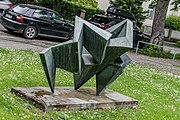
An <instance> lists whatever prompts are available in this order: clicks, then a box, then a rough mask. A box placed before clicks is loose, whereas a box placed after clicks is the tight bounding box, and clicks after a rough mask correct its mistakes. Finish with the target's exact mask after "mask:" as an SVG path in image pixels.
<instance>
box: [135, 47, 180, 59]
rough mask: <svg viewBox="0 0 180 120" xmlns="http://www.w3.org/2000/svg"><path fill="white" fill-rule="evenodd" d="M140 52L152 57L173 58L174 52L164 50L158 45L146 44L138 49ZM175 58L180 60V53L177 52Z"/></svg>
mask: <svg viewBox="0 0 180 120" xmlns="http://www.w3.org/2000/svg"><path fill="white" fill-rule="evenodd" d="M138 52H139V53H140V54H144V55H147V56H150V57H158V58H169V59H173V57H174V54H173V53H171V52H170V51H163V49H162V48H159V47H158V46H146V47H144V48H142V49H139V51H138ZM175 59H177V60H180V54H176V56H175Z"/></svg>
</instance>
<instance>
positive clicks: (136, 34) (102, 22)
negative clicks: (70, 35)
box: [88, 7, 150, 48]
mask: <svg viewBox="0 0 180 120" xmlns="http://www.w3.org/2000/svg"><path fill="white" fill-rule="evenodd" d="M106 12H107V15H100V14H96V15H94V16H93V17H92V18H90V19H89V20H88V21H89V22H90V23H92V24H94V25H96V26H98V27H100V28H102V29H108V28H110V27H112V26H113V25H115V24H117V23H119V22H121V21H123V20H125V19H130V20H131V21H133V23H134V29H133V38H134V41H133V47H134V48H135V47H137V44H138V41H146V42H148V41H150V36H149V35H146V34H144V33H143V32H141V31H140V28H139V27H137V26H136V24H135V21H136V19H135V17H134V16H133V15H132V14H131V13H129V12H127V11H124V10H122V9H120V8H114V7H109V8H108V9H107V11H106ZM140 47H143V45H142V44H141V45H140Z"/></svg>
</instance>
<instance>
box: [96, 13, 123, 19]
mask: <svg viewBox="0 0 180 120" xmlns="http://www.w3.org/2000/svg"><path fill="white" fill-rule="evenodd" d="M94 17H98V18H103V19H108V20H117V21H122V18H116V17H113V16H107V15H101V14H95V15H94Z"/></svg>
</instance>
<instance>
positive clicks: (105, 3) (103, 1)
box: [98, 0, 110, 11]
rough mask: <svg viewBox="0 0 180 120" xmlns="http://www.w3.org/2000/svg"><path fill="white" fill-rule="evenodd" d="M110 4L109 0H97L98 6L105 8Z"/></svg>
mask: <svg viewBox="0 0 180 120" xmlns="http://www.w3.org/2000/svg"><path fill="white" fill-rule="evenodd" d="M109 6H110V4H109V0H98V7H99V8H101V9H103V10H105V11H106V9H107V8H108V7H109Z"/></svg>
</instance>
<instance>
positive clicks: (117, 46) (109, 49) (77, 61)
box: [40, 17, 133, 96]
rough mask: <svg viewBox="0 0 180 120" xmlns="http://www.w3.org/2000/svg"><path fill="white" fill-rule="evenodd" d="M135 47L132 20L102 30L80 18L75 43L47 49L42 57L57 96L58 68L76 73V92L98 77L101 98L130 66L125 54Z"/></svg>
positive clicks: (97, 83)
mask: <svg viewBox="0 0 180 120" xmlns="http://www.w3.org/2000/svg"><path fill="white" fill-rule="evenodd" d="M132 47H133V23H132V22H131V21H130V20H124V21H122V22H120V23H118V24H116V25H115V26H112V27H111V28H109V29H107V30H102V29H100V28H98V27H97V26H94V25H93V24H91V23H89V22H87V21H85V20H83V19H81V18H79V17H76V20H75V31H74V39H73V40H70V41H67V42H64V43H60V44H59V45H56V46H53V47H50V48H47V49H45V50H44V51H42V52H41V53H40V57H41V61H42V64H43V67H44V70H45V74H46V77H47V80H48V83H49V86H50V88H51V91H52V92H53V93H54V86H55V75H56V68H61V69H64V70H67V71H69V72H72V73H73V75H74V88H75V90H77V89H79V88H80V87H81V86H82V85H83V84H84V83H86V82H87V81H88V80H89V79H90V78H91V77H93V76H94V75H96V95H97V96H98V95H99V94H100V93H101V92H102V91H103V90H104V89H105V88H106V87H107V86H108V85H110V84H111V83H112V82H113V81H114V80H115V79H116V78H117V77H118V76H119V75H120V74H121V73H122V71H123V69H124V68H125V67H126V66H127V65H128V64H129V63H130V61H131V60H130V58H129V57H128V56H127V55H126V54H125V53H126V52H127V51H128V50H129V49H131V48H132Z"/></svg>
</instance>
